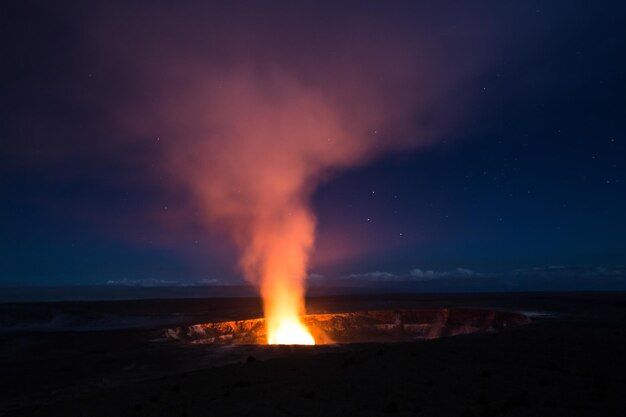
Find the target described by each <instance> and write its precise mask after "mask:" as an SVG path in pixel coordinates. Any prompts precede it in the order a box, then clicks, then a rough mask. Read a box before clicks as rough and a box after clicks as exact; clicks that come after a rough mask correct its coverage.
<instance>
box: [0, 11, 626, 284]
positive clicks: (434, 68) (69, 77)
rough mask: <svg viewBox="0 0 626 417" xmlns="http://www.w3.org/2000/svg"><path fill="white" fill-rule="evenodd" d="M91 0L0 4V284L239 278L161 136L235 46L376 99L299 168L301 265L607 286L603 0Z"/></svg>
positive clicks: (611, 201) (193, 121)
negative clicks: (360, 150) (304, 189)
mask: <svg viewBox="0 0 626 417" xmlns="http://www.w3.org/2000/svg"><path fill="white" fill-rule="evenodd" d="M95 3H97V2H94V3H93V4H91V3H90V2H75V3H74V2H31V1H13V2H3V4H2V6H1V12H0V16H1V17H0V29H1V31H2V37H1V39H2V40H1V41H0V42H1V43H2V66H1V67H0V73H1V80H2V83H1V86H2V87H1V88H2V93H1V99H0V100H1V102H0V112H1V118H0V141H1V148H0V149H1V151H0V192H1V204H0V249H1V253H2V256H1V257H0V284H5V285H13V284H17V285H68V284H81V285H88V284H89V285H90V284H94V285H97V284H106V283H110V284H130V285H182V284H232V283H241V282H243V278H242V274H241V271H240V270H239V269H238V267H237V256H238V255H237V250H236V247H235V245H234V244H233V242H232V239H231V236H230V235H229V233H227V232H226V231H225V230H224V229H223V228H222V227H221V226H220V225H219V224H216V222H208V221H207V219H206V217H207V216H206V214H205V210H204V209H203V207H202V205H201V204H199V203H198V198H197V195H195V194H194V192H193V191H192V190H190V187H189V186H188V183H187V182H184V181H182V180H180V178H182V177H178V176H177V175H175V174H172V173H171V170H170V169H169V166H168V165H167V164H168V163H166V162H164V161H166V160H167V161H169V159H164V158H165V157H166V156H167V155H172V154H173V153H176V152H178V150H179V149H180V148H184V149H185V150H189V149H191V147H193V146H195V145H193V143H196V142H190V140H189V139H188V138H187V136H194V137H196V136H197V135H198V134H200V135H210V134H211V133H210V132H211V131H210V130H203V131H202V132H200V133H199V132H198V131H199V128H198V124H199V123H200V124H201V123H202V122H201V121H202V120H204V117H205V116H204V115H205V114H207V113H210V112H211V111H219V108H220V100H228V99H229V97H230V96H229V95H226V97H223V96H220V99H219V100H218V99H211V104H210V105H209V104H206V105H205V102H204V101H203V100H204V98H203V95H202V91H203V90H202V88H201V87H199V86H204V85H205V84H207V83H212V82H213V80H212V79H211V78H212V77H215V76H214V74H215V72H214V71H217V70H216V68H218V69H219V71H223V72H228V71H231V67H232V66H235V65H239V63H241V62H245V65H246V67H247V68H252V69H253V70H252V72H256V71H258V72H263V71H273V70H268V69H267V68H276V67H278V68H280V71H281V74H282V73H285V74H287V75H286V76H285V77H286V79H292V78H293V79H297V80H298V81H299V82H302V84H303V85H306V86H307V87H310V89H311V90H312V91H324V92H328V91H331V92H332V93H333V94H334V92H336V91H339V92H338V93H337V97H339V98H338V100H339V101H340V100H346V101H345V103H352V101H355V100H356V102H357V103H360V102H361V99H358V100H357V99H354V94H361V93H362V91H363V90H362V89H360V87H359V86H360V85H361V84H359V83H361V82H362V83H363V85H366V86H370V85H374V86H375V87H372V91H375V92H376V95H375V97H377V99H375V100H373V101H374V104H375V105H380V106H378V107H382V108H384V109H388V110H389V111H388V112H386V113H385V116H384V118H381V120H384V123H387V124H388V125H390V126H392V127H389V128H387V129H385V128H381V131H383V132H385V134H387V135H388V136H387V137H385V138H384V139H382V140H379V141H377V142H373V143H375V144H374V145H372V146H371V150H370V151H369V152H368V154H367V157H363V158H359V160H358V161H355V162H352V161H351V162H350V163H349V164H348V163H346V164H345V165H341V164H339V165H340V166H337V167H335V166H333V167H331V168H330V169H329V170H328V172H324V175H323V178H321V179H320V180H319V184H318V186H317V187H315V189H314V190H313V191H312V196H311V200H312V205H313V212H314V213H315V216H316V217H317V225H318V228H317V240H316V244H315V248H316V250H315V252H314V254H313V255H312V260H311V263H310V266H309V270H310V272H311V277H310V280H309V283H310V284H311V285H314V284H315V285H378V284H380V283H381V282H382V283H410V284H411V285H414V286H416V287H417V288H418V289H419V288H423V289H424V290H433V289H436V288H447V289H449V290H451V291H455V290H459V291H461V290H467V289H471V290H509V289H525V290H528V289H537V290H541V289H563V290H575V289H598V290H603V289H618V288H622V289H624V288H626V220H625V218H624V216H625V213H626V187H625V182H626V175H625V174H626V126H625V123H624V122H625V116H626V77H625V74H626V42H625V41H626V25H624V22H625V21H626V7H624V6H623V5H622V3H621V2H617V1H613V2H582V1H581V2H578V1H550V2H539V1H525V2H496V1H493V2H482V1H481V2H458V3H457V2H436V3H437V5H436V6H435V5H433V4H430V3H428V4H427V3H426V2H424V4H420V3H421V2H415V1H407V2H383V1H364V2H332V1H330V2H250V3H246V2H241V3H239V2H235V3H232V4H228V2H224V3H223V2H215V3H214V4H211V2H185V5H181V4H179V2H166V1H157V2H144V1H138V2H119V3H118V2H101V3H102V4H100V5H96V4H95ZM104 3H107V4H106V5H105V4H104ZM294 3H298V4H297V5H296V4H294ZM234 63H237V64H234ZM233 71H234V70H233ZM353 79H357V81H355V82H354V85H350V86H348V87H345V85H346V84H347V83H349V82H350V81H351V80H353ZM280 82H281V81H280V80H279V81H278V83H280ZM218 85H219V84H218ZM263 88H268V89H270V90H271V89H272V88H274V87H273V85H264V86H263ZM277 88H282V87H277ZM366 90H367V89H366ZM194 91H195V92H198V91H199V93H197V94H196V93H194ZM307 91H308V90H307ZM367 91H369V90H367ZM353 93H354V94H353ZM365 96H366V95H365V93H364V97H365ZM350 100H352V101H350ZM409 102H410V103H411V104H410V105H409V104H406V105H405V103H409ZM398 103H401V104H398ZM414 103H417V104H414ZM368 105H369V104H368ZM372 106H374V105H372ZM350 107H351V105H350V104H347V105H345V106H342V107H341V109H342V111H345V112H346V114H347V113H350V112H349V110H350ZM356 107H357V109H356V110H354V114H355V115H351V116H350V118H348V119H347V120H350V121H356V122H355V123H360V122H361V121H362V119H363V118H366V117H369V116H362V115H363V114H369V113H367V111H369V107H367V108H365V107H364V108H365V110H363V112H362V113H359V111H361V109H360V108H359V107H358V106H356ZM226 108H228V106H226ZM155 109H156V110H155ZM407 109H408V110H407ZM387 113H389V115H388V114H387ZM400 113H402V114H403V115H404V116H402V118H400V116H398V118H397V119H396V118H395V117H396V115H397V114H400ZM376 114H378V113H376ZM206 117H210V116H206ZM374 119H375V117H374ZM372 123H374V122H372ZM242 124H245V122H242ZM367 126H368V128H369V125H367ZM363 129H365V128H363ZM370 130H373V129H370ZM354 131H355V132H357V131H358V129H356V128H355V129H354ZM426 131H427V132H428V136H427V138H426V139H423V138H424V137H425V133H424V132H426ZM370 133H372V134H374V133H373V132H370ZM375 134H379V133H378V132H376V133H375ZM355 136H358V135H356V134H355ZM218 143H219V142H218ZM391 143H393V146H392V145H390V144H391ZM200 157H202V155H200ZM168 158H169V156H168ZM200 159H202V158H200ZM234 159H235V163H240V164H245V161H236V157H235V158H234ZM207 169H208V168H207ZM242 171H243V172H245V168H242ZM207 172H213V174H211V175H219V174H215V171H207ZM211 175H208V174H207V176H206V179H205V178H204V177H202V178H199V179H198V178H196V180H197V181H200V183H202V181H208V182H211V181H213V178H212V177H211ZM185 178H186V177H185ZM255 180H256V179H255V178H254V175H250V176H249V181H250V182H254V181H255ZM218 223H219V222H218ZM420 286H421V287H420Z"/></svg>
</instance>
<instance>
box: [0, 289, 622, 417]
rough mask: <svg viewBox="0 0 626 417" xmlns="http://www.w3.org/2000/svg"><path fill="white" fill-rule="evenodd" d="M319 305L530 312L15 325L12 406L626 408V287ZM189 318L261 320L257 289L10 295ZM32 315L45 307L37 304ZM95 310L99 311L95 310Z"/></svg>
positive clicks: (310, 411)
mask: <svg viewBox="0 0 626 417" xmlns="http://www.w3.org/2000/svg"><path fill="white" fill-rule="evenodd" d="M308 305H309V310H310V312H312V313H328V312H342V311H344V312H345V311H361V310H366V309H383V308H435V307H436V308H441V307H447V308H483V309H495V310H502V311H518V312H524V313H526V314H528V315H529V316H530V317H531V319H532V323H531V324H528V325H523V326H516V327H506V328H501V329H498V330H497V331H495V332H478V333H473V334H470V335H460V336H454V337H444V338H440V339H434V340H426V341H416V342H405V343H374V344H350V345H342V346H319V347H313V348H310V347H285V346H281V347H254V346H247V347H237V346H235V347H225V348H224V347H222V348H219V349H217V348H216V347H214V346H204V345H192V344H185V343H176V342H172V341H163V340H161V339H162V337H161V336H162V330H163V328H165V327H167V326H165V325H161V324H159V323H158V322H156V321H155V324H154V325H153V326H152V327H150V326H148V327H147V328H146V327H138V328H133V329H130V328H125V329H117V330H112V329H109V330H103V331H84V330H83V331H70V330H67V329H66V330H64V331H47V332H43V331H41V330H38V331H26V330H24V331H20V332H16V331H13V332H6V331H5V332H3V333H2V335H0V337H1V339H0V340H1V341H2V350H1V352H0V353H1V354H2V364H1V365H2V367H3V370H4V371H3V373H2V376H1V381H0V382H1V383H2V384H1V385H2V386H3V387H4V388H3V392H2V397H1V398H2V408H1V409H0V410H1V411H3V412H4V414H6V415H10V416H179V417H182V416H189V417H191V416H219V415H229V416H230V415H233V416H283V415H284V416H317V415H320V416H387V415H399V416H409V415H410V416H464V417H470V416H624V415H626V395H625V394H626V358H625V357H624V352H626V325H625V324H624V321H625V320H626V293H561V294H554V293H552V294H548V293H527V294H476V295H397V296H391V295H389V296H380V295H379V296H345V297H326V298H314V299H310V300H309V301H308ZM85 310H89V311H90V312H91V313H90V314H92V315H93V316H94V317H96V318H97V317H110V315H111V314H113V312H115V314H117V315H120V314H121V313H122V312H125V313H126V314H130V313H132V314H133V315H134V316H140V315H141V316H142V317H146V316H150V317H153V318H157V317H159V318H162V317H165V316H167V315H170V316H171V314H173V313H177V314H181V315H180V316H176V317H180V319H179V320H178V323H179V324H191V323H193V322H197V323H199V322H206V321H210V320H214V321H219V320H233V319H243V318H252V317H256V316H258V315H259V314H260V306H259V304H258V300H256V299H213V300H210V299H209V300H149V301H135V302H133V301H124V302H102V303H93V302H90V303H83V304H81V303H48V304H37V305H36V307H35V306H33V305H28V306H27V305H24V304H20V305H16V304H4V305H0V314H2V317H3V320H4V321H5V322H6V321H7V320H9V319H11V317H12V320H13V321H14V324H15V323H18V322H22V321H24V316H26V315H27V312H30V313H29V314H31V315H35V316H37V317H39V318H41V317H43V316H46V315H50V314H52V313H51V312H52V311H54V312H55V314H58V312H59V311H61V312H68V311H73V312H74V313H75V314H78V313H79V312H80V313H81V314H83V316H84V313H85ZM33 312H34V313H33ZM92 318H93V317H92Z"/></svg>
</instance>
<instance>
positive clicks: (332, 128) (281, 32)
mask: <svg viewBox="0 0 626 417" xmlns="http://www.w3.org/2000/svg"><path fill="white" fill-rule="evenodd" d="M177 12H178V11H177ZM180 13H185V12H184V11H183V12H180ZM226 13H228V11H227V12H226ZM246 13H247V16H248V18H247V19H246V18H244V19H243V22H244V23H243V25H244V26H245V29H243V30H241V31H239V32H232V30H231V28H230V27H229V26H227V25H225V23H224V22H227V21H228V20H226V19H220V18H219V16H218V17H217V18H215V19H214V21H212V22H205V21H202V20H199V21H198V20H194V18H193V16H185V19H176V18H175V17H174V18H172V19H169V20H167V19H166V20H165V21H166V22H178V21H184V22H185V25H184V26H183V25H179V24H175V25H174V27H173V28H172V27H168V26H165V27H164V28H163V31H164V32H165V33H169V34H173V33H175V35H172V36H174V38H173V39H171V38H168V37H162V35H160V34H158V33H156V32H154V31H153V30H151V29H150V28H151V26H150V25H147V27H148V30H147V32H146V33H139V34H133V37H131V39H130V40H129V38H128V37H124V36H121V37H120V39H118V42H117V43H116V42H115V41H111V40H110V39H109V38H107V47H108V48H111V49H112V50H114V51H115V54H114V55H117V57H118V58H119V62H121V63H123V64H124V68H131V69H135V70H136V73H137V74H139V75H138V76H137V80H136V81H137V82H136V83H137V85H138V88H137V89H138V90H139V94H138V96H139V97H140V99H139V101H137V99H136V97H135V99H134V100H129V102H131V103H134V104H135V105H134V106H133V105H126V106H124V108H123V109H122V110H121V113H122V114H123V117H124V119H125V124H126V125H127V126H131V127H132V128H133V130H135V131H139V132H142V133H144V134H145V135H152V136H167V137H168V138H169V140H168V141H164V146H165V147H164V149H163V153H162V155H163V167H164V170H165V171H166V172H167V174H168V178H173V179H174V180H175V182H176V183H177V184H180V185H182V186H183V187H185V188H187V189H188V190H190V191H191V193H192V194H193V195H194V196H195V197H196V199H197V200H198V201H199V202H200V204H201V206H202V207H203V212H204V216H205V217H206V219H207V220H208V223H209V224H210V225H211V227H221V228H223V229H225V230H227V231H228V233H229V234H230V235H231V236H232V238H233V241H234V242H235V244H236V245H237V247H238V248H239V250H240V260H239V264H240V265H239V266H240V268H241V271H242V272H243V275H244V276H245V278H246V279H247V280H248V281H249V282H250V283H252V284H254V285H255V286H257V287H258V288H259V291H260V293H261V295H262V296H263V300H264V308H265V314H266V317H267V318H268V320H269V321H270V326H271V321H272V320H274V319H276V318H280V317H287V316H289V317H291V316H295V317H297V316H298V315H301V314H303V313H304V294H305V290H306V282H305V279H306V276H307V267H308V263H309V258H310V255H311V252H312V251H313V249H314V243H315V223H316V219H315V215H314V213H313V212H312V209H311V198H312V195H313V193H314V191H315V190H316V187H317V186H318V185H319V184H320V182H321V181H324V180H327V179H328V178H329V177H331V176H332V175H333V173H335V172H337V171H338V170H342V169H346V168H349V167H354V166H357V165H359V164H363V163H366V162H367V161H369V160H371V159H372V158H373V157H375V156H378V155H381V154H383V153H385V152H389V151H392V150H402V149H409V148H415V147H418V146H424V145H427V144H429V143H432V142H433V141H434V140H436V139H437V138H439V137H441V135H443V134H445V133H446V132H448V131H449V130H450V129H451V128H453V127H454V126H455V124H456V122H457V121H458V119H459V112H458V109H459V103H460V102H459V101H458V100H451V97H453V96H454V95H455V94H456V93H455V92H456V91H457V89H458V88H459V86H460V85H461V83H462V82H463V81H464V80H465V79H466V78H467V77H468V76H470V75H471V74H473V73H475V71H476V69H477V68H476V66H475V65H473V64H472V65H470V64H465V63H463V64H460V63H459V62H454V61H451V60H450V59H448V58H449V56H448V55H449V54H450V52H452V51H453V49H452V47H450V46H449V45H446V42H444V40H445V39H447V38H445V37H442V39H443V40H442V41H441V44H440V45H438V47H439V49H438V48H436V47H434V45H433V44H432V42H425V41H424V40H423V39H427V38H429V37H432V36H433V33H434V32H433V28H432V27H431V28H428V27H426V28H425V29H424V30H425V33H420V32H419V31H416V30H414V28H413V25H414V23H412V22H410V25H409V26H406V27H404V29H401V28H396V27H394V25H395V23H394V22H391V23H390V22H382V23H376V24H374V23H373V22H371V21H365V20H363V19H361V20H359V19H356V18H355V19H346V18H345V17H344V18H330V17H327V16H323V18H320V17H319V16H318V18H319V19H321V21H323V23H324V28H325V29H324V31H321V32H320V31H319V30H318V29H317V26H315V25H313V26H315V27H305V28H300V27H299V26H298V22H297V21H296V22H295V23H284V22H283V21H282V20H280V18H278V20H276V19H274V18H272V17H267V16H265V17H266V18H267V19H266V20H265V21H264V20H263V19H256V17H254V16H255V14H254V13H253V12H246ZM246 13H244V14H246ZM294 13H295V12H294ZM161 19H162V16H157V17H154V16H153V17H152V20H154V21H155V22H159V21H161ZM313 20H314V19H313ZM424 20H426V19H424ZM259 21H261V22H262V23H258V22H259ZM404 23H407V22H404ZM205 26H206V28H208V29H206V30H205V29H204V28H205ZM144 27H145V26H144ZM452 27H453V26H452ZM407 28H410V29H407ZM172 29H173V30H172ZM396 29H397V30H396ZM428 30H430V32H428ZM442 30H443V32H444V33H447V32H446V30H447V29H445V27H443V29H442ZM203 31H204V32H206V33H205V35H206V36H205V37H204V38H203V37H200V41H199V40H198V37H197V35H198V33H204V32H203ZM411 31H413V32H411ZM426 32H428V33H426ZM259 34H260V35H259ZM466 41H467V40H466ZM154 45H158V48H155V47H154ZM183 46H184V47H183ZM446 48H448V49H447V50H446ZM440 50H446V51H447V54H442V53H440V52H436V51H440ZM137 51H142V52H141V53H140V54H139V56H138V55H137ZM457 52H458V51H457ZM457 55H458V57H460V58H462V57H463V54H462V53H460V54H457ZM163 57H166V58H163ZM473 58H474V60H472V61H467V62H475V61H476V60H477V59H478V57H473ZM155 63H156V65H155ZM456 98H458V96H457V97H456ZM138 103H139V104H138ZM452 103H456V105H452Z"/></svg>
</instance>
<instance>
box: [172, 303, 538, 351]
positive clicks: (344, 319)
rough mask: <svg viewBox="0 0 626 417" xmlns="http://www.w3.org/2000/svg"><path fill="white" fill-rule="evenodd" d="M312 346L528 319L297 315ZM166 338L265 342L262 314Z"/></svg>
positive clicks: (390, 313) (469, 313)
mask: <svg viewBox="0 0 626 417" xmlns="http://www.w3.org/2000/svg"><path fill="white" fill-rule="evenodd" d="M302 322H303V323H304V324H305V325H306V327H307V328H308V329H309V331H310V332H311V334H312V335H313V337H314V339H315V343H316V344H317V345H329V344H347V343H384V342H404V341H412V340H427V339H436V338H440V337H446V336H456V335H462V334H470V333H475V332H488V331H494V330H498V329H501V328H504V327H509V326H519V325H523V324H528V323H530V318H529V317H528V316H526V315H524V314H522V313H518V312H507V311H495V310H485V309H461V308H456V309H449V308H434V309H402V310H376V311H358V312H347V313H332V314H310V315H305V316H303V317H302ZM165 336H166V338H167V339H170V340H176V341H182V342H186V343H192V344H207V345H264V344H266V343H267V332H266V328H265V320H264V319H262V318H257V319H249V320H235V321H224V322H214V323H202V324H194V325H190V326H180V327H174V328H169V329H167V330H166V331H165Z"/></svg>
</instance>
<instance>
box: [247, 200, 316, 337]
mask: <svg viewBox="0 0 626 417" xmlns="http://www.w3.org/2000/svg"><path fill="white" fill-rule="evenodd" d="M286 208H287V209H286V210H284V209H281V210H277V213H272V214H268V215H267V216H265V217H264V219H263V221H260V222H258V223H257V225H256V226H255V231H254V233H253V238H252V241H251V242H250V244H249V246H248V247H247V250H246V251H245V253H244V256H243V257H242V259H241V263H242V267H243V269H244V271H245V272H246V275H247V276H254V275H257V280H258V282H260V291H261V296H262V297H263V307H264V310H265V325H266V330H267V343H268V344H270V345H276V344H279V345H314V344H315V340H314V339H313V337H312V336H311V334H310V333H309V331H308V329H307V328H306V326H304V324H302V322H301V320H300V316H302V315H303V314H305V306H304V294H305V279H306V265H307V260H308V257H309V252H310V250H311V248H312V246H313V239H314V228H315V221H314V218H313V216H312V215H311V214H310V213H309V211H308V210H307V209H306V208H305V206H304V205H303V204H301V203H299V202H297V200H296V202H293V203H292V206H291V207H289V206H287V207H286ZM272 211H273V210H272ZM259 275H260V276H259Z"/></svg>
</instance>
